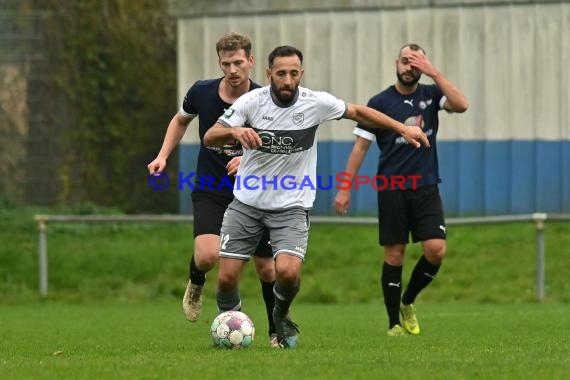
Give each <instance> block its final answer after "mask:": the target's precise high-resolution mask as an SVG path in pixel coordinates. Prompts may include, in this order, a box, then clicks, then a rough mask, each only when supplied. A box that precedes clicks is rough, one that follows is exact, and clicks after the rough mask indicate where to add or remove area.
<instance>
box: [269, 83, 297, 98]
mask: <svg viewBox="0 0 570 380" xmlns="http://www.w3.org/2000/svg"><path fill="white" fill-rule="evenodd" d="M288 90H290V92H288V93H284V92H281V91H280V90H279V87H277V85H276V84H275V83H274V82H273V79H272V80H271V91H272V92H273V95H274V96H275V97H276V98H277V100H279V101H280V102H281V103H284V104H287V103H289V102H291V101H292V100H293V99H294V98H295V94H296V93H297V86H295V88H291V89H288Z"/></svg>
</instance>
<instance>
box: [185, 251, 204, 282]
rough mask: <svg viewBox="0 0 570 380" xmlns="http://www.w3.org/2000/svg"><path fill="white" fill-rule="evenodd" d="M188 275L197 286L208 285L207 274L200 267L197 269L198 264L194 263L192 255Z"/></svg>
mask: <svg viewBox="0 0 570 380" xmlns="http://www.w3.org/2000/svg"><path fill="white" fill-rule="evenodd" d="M188 273H189V276H190V280H191V281H192V283H193V284H195V285H200V286H204V284H205V283H206V274H205V273H204V272H202V271H201V270H200V269H198V267H196V262H195V261H194V255H192V259H191V260H190V267H189V268H188Z"/></svg>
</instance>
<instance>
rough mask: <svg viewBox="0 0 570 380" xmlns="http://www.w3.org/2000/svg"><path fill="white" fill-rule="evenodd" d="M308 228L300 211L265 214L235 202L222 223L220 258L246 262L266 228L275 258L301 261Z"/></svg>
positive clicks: (305, 216) (307, 214) (307, 220)
mask: <svg viewBox="0 0 570 380" xmlns="http://www.w3.org/2000/svg"><path fill="white" fill-rule="evenodd" d="M309 227H310V222H309V212H308V211H307V210H305V209H303V208H300V207H295V208H289V209H286V210H280V211H266V210H259V209H257V208H255V207H251V206H248V205H246V204H243V203H241V202H240V201H238V200H237V199H234V200H233V201H232V203H230V205H229V206H228V208H227V210H226V213H225V214H224V221H223V222H222V229H221V231H220V257H226V258H230V259H238V260H249V259H250V257H251V255H252V254H253V252H255V249H256V247H257V245H258V244H259V240H260V239H261V237H262V235H263V230H264V229H265V228H267V230H269V240H270V242H271V247H272V249H273V256H274V257H275V256H277V255H279V254H282V253H284V254H287V255H292V256H296V257H299V258H300V259H301V260H304V259H305V252H306V250H307V242H308V238H309Z"/></svg>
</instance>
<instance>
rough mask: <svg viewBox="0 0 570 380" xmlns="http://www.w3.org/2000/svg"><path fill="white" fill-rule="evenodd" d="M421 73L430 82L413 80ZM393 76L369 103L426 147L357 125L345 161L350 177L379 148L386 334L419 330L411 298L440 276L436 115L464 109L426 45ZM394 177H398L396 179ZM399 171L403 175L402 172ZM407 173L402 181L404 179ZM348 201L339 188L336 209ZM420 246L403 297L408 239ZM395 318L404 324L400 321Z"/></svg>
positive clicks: (406, 51) (409, 54) (442, 234)
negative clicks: (421, 136) (418, 134)
mask: <svg viewBox="0 0 570 380" xmlns="http://www.w3.org/2000/svg"><path fill="white" fill-rule="evenodd" d="M422 74H425V75H426V76H428V77H430V78H431V79H432V80H433V81H434V82H435V83H434V84H431V85H425V84H421V83H418V82H419V80H420V77H421V75H422ZM396 76H397V81H396V84H395V85H393V86H390V87H388V88H387V89H386V90H384V91H382V92H380V93H379V94H377V95H375V96H374V97H372V98H371V99H370V101H369V102H368V106H369V107H372V108H375V109H377V110H378V111H380V112H382V113H384V114H386V115H388V116H390V117H392V118H393V119H396V120H398V121H401V122H402V123H404V124H406V125H410V126H418V127H421V128H422V130H423V131H424V132H425V134H426V135H427V136H428V139H429V142H430V147H429V148H419V149H416V148H415V147H412V146H410V145H408V144H406V141H404V140H403V139H402V138H401V137H400V136H399V135H397V134H396V133H393V132H392V131H390V130H388V129H372V128H367V127H365V126H363V125H360V124H359V125H357V126H356V128H355V130H354V134H355V135H356V136H357V137H356V142H355V144H354V147H353V149H352V152H351V154H350V157H349V158H348V162H347V166H346V172H347V173H349V174H351V175H353V176H354V175H355V174H356V173H357V172H358V170H359V168H360V165H361V164H362V161H363V159H364V156H365V155H366V153H367V151H368V148H369V147H370V144H371V142H373V141H376V143H377V144H378V147H379V148H380V151H381V153H380V159H379V163H378V173H377V174H378V175H379V176H382V177H381V178H382V179H383V181H386V180H387V182H388V183H390V182H391V181H390V180H391V179H397V180H398V182H397V184H396V186H393V185H394V184H395V183H396V182H395V181H394V182H391V183H390V185H389V186H386V182H382V183H378V184H377V188H378V189H382V190H379V191H378V222H379V240H380V245H382V246H383V247H384V265H383V268H382V275H381V279H380V282H381V287H382V291H383V294H384V303H385V305H386V311H387V313H388V320H389V322H388V323H389V324H388V336H401V335H405V333H408V334H412V335H418V334H419V333H420V326H419V324H418V320H417V318H416V312H415V308H414V305H413V303H414V301H415V299H416V297H417V295H418V294H419V293H420V291H421V290H422V289H424V288H425V287H426V286H427V285H428V284H429V283H430V282H431V281H432V280H433V279H434V278H435V275H436V274H437V272H438V270H439V268H440V266H441V263H442V260H443V257H444V256H445V251H446V242H445V238H446V227H445V221H444V215H443V206H442V202H441V198H440V195H439V189H438V184H439V183H440V182H441V179H440V177H439V169H438V158H437V145H436V136H437V131H438V127H439V121H438V112H439V111H440V110H442V109H443V110H446V111H447V112H458V113H462V112H465V111H466V110H467V107H468V106H469V104H468V102H467V99H466V98H465V96H464V95H463V93H462V92H461V91H460V90H459V89H458V88H457V87H456V86H455V85H454V84H453V83H451V82H450V81H449V80H448V79H447V78H445V77H444V76H443V74H441V73H440V72H439V71H438V70H437V69H436V68H435V67H434V65H433V64H432V63H431V62H430V61H429V59H428V58H427V56H426V54H425V51H424V49H422V48H421V47H420V46H418V45H416V44H408V45H405V46H403V47H402V48H401V49H400V53H399V56H398V59H397V60H396ZM396 176H397V177H396ZM401 176H403V177H401ZM402 178H406V180H405V181H403V180H401V179H402ZM349 205H350V189H348V190H341V191H339V192H338V194H337V196H336V198H335V200H334V207H335V209H336V211H337V213H338V214H340V215H345V214H346V213H347V210H348V207H349ZM410 234H411V236H412V241H413V242H414V243H415V242H418V241H420V242H421V243H422V248H423V255H422V257H420V259H419V261H418V262H417V264H416V266H415V268H414V270H413V272H412V275H411V278H410V280H409V282H408V285H407V287H406V290H405V291H404V293H403V295H402V266H403V263H404V253H405V251H406V245H407V244H408V242H409V235H410ZM400 315H401V317H402V322H403V323H400Z"/></svg>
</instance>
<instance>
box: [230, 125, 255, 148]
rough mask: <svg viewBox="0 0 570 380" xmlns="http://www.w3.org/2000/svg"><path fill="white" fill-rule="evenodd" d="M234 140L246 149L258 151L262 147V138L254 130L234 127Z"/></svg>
mask: <svg viewBox="0 0 570 380" xmlns="http://www.w3.org/2000/svg"><path fill="white" fill-rule="evenodd" d="M231 131H232V137H233V138H234V140H237V141H239V143H240V144H241V145H242V146H243V147H244V149H256V148H257V147H259V146H261V137H259V135H258V134H257V132H255V130H253V128H245V127H233V128H232V129H231Z"/></svg>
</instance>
